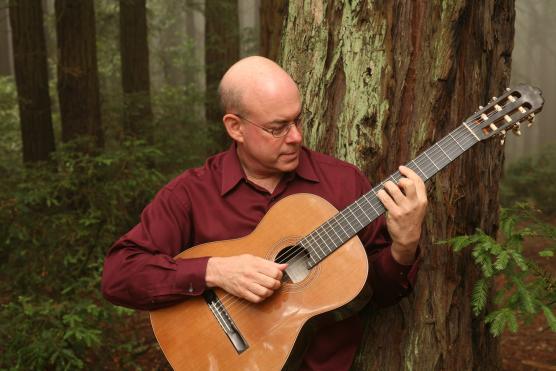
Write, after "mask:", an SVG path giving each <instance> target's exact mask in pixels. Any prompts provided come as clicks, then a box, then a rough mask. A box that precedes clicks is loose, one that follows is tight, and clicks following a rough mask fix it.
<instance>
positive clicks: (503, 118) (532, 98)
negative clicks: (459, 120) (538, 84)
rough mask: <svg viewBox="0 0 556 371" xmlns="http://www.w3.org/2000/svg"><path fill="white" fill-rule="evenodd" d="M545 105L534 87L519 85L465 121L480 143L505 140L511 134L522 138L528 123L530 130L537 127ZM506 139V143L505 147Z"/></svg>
mask: <svg viewBox="0 0 556 371" xmlns="http://www.w3.org/2000/svg"><path fill="white" fill-rule="evenodd" d="M543 104H544V99H543V97H542V93H541V91H540V89H538V88H535V87H533V86H530V85H518V86H515V87H513V88H507V89H506V91H505V92H504V94H502V95H501V96H500V97H498V98H497V97H493V98H492V99H491V100H490V102H489V103H488V104H487V105H486V106H485V107H479V111H477V112H475V113H474V114H473V115H471V116H470V117H469V118H467V120H465V122H464V123H465V125H466V126H467V127H468V128H469V129H470V130H472V131H473V132H474V133H475V135H476V136H477V137H478V138H479V139H480V140H485V139H487V138H490V137H491V136H493V135H501V136H503V137H504V136H505V135H506V132H507V131H508V130H510V129H511V130H513V131H514V133H515V134H517V135H521V132H520V131H519V127H520V124H521V123H522V122H523V121H525V120H527V121H529V126H531V124H532V123H533V120H534V118H535V113H537V112H539V111H540V110H541V109H542V107H543ZM503 143H504V139H502V144H503Z"/></svg>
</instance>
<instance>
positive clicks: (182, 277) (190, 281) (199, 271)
mask: <svg viewBox="0 0 556 371" xmlns="http://www.w3.org/2000/svg"><path fill="white" fill-rule="evenodd" d="M209 258H210V257H209V256H205V257H202V258H192V259H176V264H177V279H176V286H177V288H178V289H179V290H181V291H182V292H183V293H184V294H185V295H189V296H197V295H201V294H202V293H203V292H204V291H205V288H206V282H205V276H206V272H207V263H208V260H209Z"/></svg>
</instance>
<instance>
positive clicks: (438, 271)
mask: <svg viewBox="0 0 556 371" xmlns="http://www.w3.org/2000/svg"><path fill="white" fill-rule="evenodd" d="M513 27H514V2H513V0H504V1H498V0H486V1H481V2H478V1H471V0H453V1H445V2H443V3H438V2H432V1H430V2H428V1H411V2H410V1H385V2H374V1H373V2H371V1H324V2H321V1H309V2H304V3H302V2H291V3H290V5H289V12H288V19H287V24H286V30H285V34H284V39H283V40H282V61H283V65H284V67H285V68H286V69H287V70H288V71H289V72H290V73H291V74H292V75H293V77H294V79H295V80H296V81H297V82H299V84H300V87H301V91H302V96H303V104H304V115H305V116H304V125H305V133H304V135H305V139H306V143H307V144H308V145H309V146H310V147H313V148H315V149H317V150H320V151H323V152H327V153H330V154H333V155H335V156H337V157H339V158H342V159H345V160H347V161H349V162H351V163H354V164H356V165H358V166H359V167H360V168H361V169H362V170H363V171H364V172H365V173H366V174H367V175H369V177H370V178H371V180H372V181H373V182H375V183H376V182H378V181H380V180H382V178H384V177H385V176H387V175H388V174H390V173H392V172H394V171H395V170H396V168H397V166H398V165H399V164H402V163H406V162H408V161H409V160H411V159H412V158H414V157H415V156H416V155H417V154H418V153H419V152H421V151H422V150H424V149H426V148H428V147H429V146H430V145H432V144H433V143H434V142H435V141H437V140H439V139H440V138H442V137H443V136H444V135H446V134H447V133H448V132H449V131H451V130H452V129H454V128H455V127H456V126H458V125H459V124H460V123H461V122H462V120H463V119H465V118H467V117H468V116H469V115H470V114H472V113H473V112H474V111H475V110H476V107H477V106H479V105H480V104H484V103H485V102H487V101H488V100H489V97H492V96H493V95H496V94H497V93H500V92H502V91H503V89H504V88H505V87H506V84H507V83H508V82H509V75H510V64H511V51H512V46H513V33H514V28H513ZM502 160H503V154H502V148H501V147H500V145H499V144H498V142H496V141H492V142H483V143H479V144H477V145H476V146H475V147H474V148H472V149H471V150H470V151H468V152H467V153H466V154H464V155H463V156H462V157H461V158H459V159H457V160H456V161H455V162H454V163H453V164H451V165H450V166H449V167H448V168H447V169H445V170H443V171H442V172H440V173H439V174H438V175H436V176H435V177H433V179H432V180H431V181H430V182H429V183H428V185H427V188H428V196H429V209H428V214H427V217H426V220H425V225H424V231H423V235H422V238H421V241H420V246H421V261H422V262H421V271H420V273H419V276H418V280H417V284H416V287H415V290H414V293H413V294H412V295H410V297H408V298H406V299H403V300H402V301H401V302H400V304H398V305H396V306H393V307H390V308H386V309H381V310H377V309H371V308H368V309H367V310H366V311H365V316H366V318H367V327H366V335H365V339H364V341H363V343H362V345H361V349H360V352H359V355H358V357H357V358H356V361H355V363H354V366H353V368H354V369H356V370H400V369H403V370H412V369H415V370H446V369H453V370H469V369H485V370H493V369H497V368H499V352H498V343H497V341H496V340H495V339H493V338H492V337H490V336H489V335H488V331H487V330H488V329H487V328H486V326H485V325H484V324H483V323H482V318H474V317H473V315H472V312H471V308H470V298H471V291H472V288H473V284H474V282H475V280H476V278H477V276H478V270H477V269H476V267H475V266H474V263H473V261H472V258H471V256H470V254H469V253H468V252H464V253H460V254H455V253H453V252H451V250H450V248H448V247H447V246H445V245H436V244H435V241H439V240H444V239H447V238H450V237H452V236H455V235H460V234H464V233H471V232H473V231H474V229H475V228H482V229H483V230H485V231H486V232H487V233H489V234H492V235H493V234H494V233H495V232H496V229H497V221H498V180H499V176H500V172H501V165H502Z"/></svg>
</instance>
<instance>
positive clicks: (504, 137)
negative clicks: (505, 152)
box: [500, 135, 506, 146]
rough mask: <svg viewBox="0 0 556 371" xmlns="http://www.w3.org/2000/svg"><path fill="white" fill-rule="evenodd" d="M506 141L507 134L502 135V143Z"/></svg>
mask: <svg viewBox="0 0 556 371" xmlns="http://www.w3.org/2000/svg"><path fill="white" fill-rule="evenodd" d="M504 142H506V135H502V139H500V145H501V146H503V145H504Z"/></svg>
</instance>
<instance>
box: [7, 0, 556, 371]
mask: <svg viewBox="0 0 556 371" xmlns="http://www.w3.org/2000/svg"><path fill="white" fill-rule="evenodd" d="M30 3H35V4H38V3H39V2H36V1H33V2H28V1H23V0H21V1H9V2H8V1H6V0H3V1H0V75H2V77H0V133H2V134H1V138H2V141H1V142H0V174H2V175H3V176H2V181H1V182H0V266H1V268H0V304H2V306H1V310H0V338H2V339H3V340H2V342H1V343H0V357H1V358H0V368H2V369H80V368H96V369H105V368H107V369H119V368H121V369H140V368H144V369H152V368H165V367H167V366H165V363H164V360H163V358H162V355H161V353H160V351H159V349H158V346H157V345H156V342H155V341H154V339H153V337H152V335H151V334H150V330H149V325H148V320H147V318H146V316H145V314H144V313H138V312H135V311H132V310H128V309H123V308H118V307H114V306H112V305H110V304H108V303H107V302H105V301H104V300H103V299H102V297H101V295H100V291H99V280H100V274H101V271H102V262H103V257H104V254H105V253H106V250H107V249H108V248H109V246H110V245H111V244H112V243H113V242H114V240H115V239H116V238H117V237H118V236H120V235H121V234H123V233H124V232H125V231H127V230H128V229H129V228H131V227H132V226H133V225H134V224H135V223H137V221H138V216H139V214H140V212H141V210H142V208H143V207H144V206H145V205H146V204H147V203H148V201H149V200H150V199H151V198H152V197H153V195H154V194H155V192H156V191H157V190H158V189H160V187H161V186H162V185H164V184H165V183H166V182H168V181H169V180H170V179H172V178H173V177H174V176H176V175H177V174H179V173H180V172H182V171H183V170H184V169H186V168H189V167H192V166H197V165H200V164H201V163H202V162H203V161H204V159H205V158H206V157H207V156H209V155H211V154H214V153H216V152H218V151H220V150H222V149H224V148H226V147H227V146H228V145H229V142H228V141H227V139H226V138H225V136H224V135H223V131H222V127H221V123H220V122H219V115H220V113H219V109H218V106H217V103H216V101H215V94H214V92H215V86H216V84H217V82H218V80H219V78H220V77H221V75H222V73H223V71H225V69H226V68H227V67H228V66H229V65H231V64H232V63H233V62H235V61H236V60H237V59H239V58H240V57H243V56H247V55H254V54H257V55H266V56H268V57H270V58H272V59H275V60H279V59H280V56H279V51H280V38H281V33H280V32H279V31H280V30H281V28H282V22H283V19H284V17H285V14H286V13H287V4H286V2H285V1H274V0H272V1H271V0H269V1H265V0H261V1H256V0H240V1H219V0H209V1H207V3H206V4H205V3H204V2H201V1H195V0H187V1H180V0H149V1H146V2H145V1H131V0H129V1H128V0H122V1H112V0H95V1H94V2H93V1H81V2H79V3H82V4H84V5H83V6H82V7H77V9H76V8H72V7H71V6H70V1H62V0H60V1H58V0H57V1H56V2H55V1H51V0H48V1H47V0H43V1H42V2H40V3H41V7H40V8H38V9H42V11H40V10H39V13H36V11H37V7H36V6H35V7H34V8H33V7H31V6H30V5H28V4H30ZM19 5H25V8H23V7H21V10H22V11H23V10H24V13H25V14H20V15H21V17H20V18H19V22H20V23H17V22H18V21H17V20H14V19H12V20H11V22H10V17H14V14H16V12H17V10H14V7H15V6H19ZM555 5H556V3H554V2H551V1H534V2H526V1H517V2H516V21H515V22H516V23H515V27H516V31H515V40H514V42H515V44H514V50H513V54H512V58H513V62H512V83H519V82H527V83H531V84H533V85H536V86H539V87H540V88H541V89H542V90H543V93H544V97H545V100H546V101H547V104H546V106H545V109H544V112H543V113H542V114H541V115H540V116H539V120H538V122H537V124H538V125H536V127H533V128H532V129H531V130H528V131H527V132H526V133H525V130H523V131H524V134H525V135H524V136H523V139H520V140H516V139H515V138H511V139H509V140H508V143H507V144H506V152H505V153H506V162H505V174H506V175H505V178H504V180H503V183H502V192H501V202H502V206H506V207H513V206H514V205H516V202H522V204H521V205H525V204H526V205H529V206H528V208H527V210H529V211H531V210H533V212H534V213H535V215H536V216H535V220H537V221H538V220H540V221H541V222H542V223H545V224H546V225H548V226H550V225H553V222H554V218H555V215H556V170H555V168H556V167H555V166H554V161H555V160H556V150H555V149H554V147H555V146H554V144H555V143H556V130H554V127H553V124H554V121H555V119H556V110H555V108H554V107H553V106H551V105H550V102H551V101H554V98H553V97H556V71H555V70H554V68H555V67H554V63H553V60H554V55H555V50H554V46H553V43H551V42H550V40H553V39H554V36H556V35H555V34H554V33H555V32H556V30H554V27H551V25H552V24H553V22H554V20H555V19H556V6H555ZM10 7H11V8H10ZM124 9H125V12H122V10H124ZM10 12H11V14H10ZM33 12H34V13H33ZM33 14H34V15H33ZM26 15H27V17H26ZM33 17H34V18H33ZM37 17H38V18H37ZM26 19H27V21H29V22H30V23H28V24H25V23H21V22H25V21H26ZM37 19H38V20H39V21H38V23H37ZM33 20H34V21H33ZM141 20H143V23H142V22H141ZM14 22H15V23H14ZM33 22H34V23H33ZM72 22H74V23H72ZM18 24H19V25H20V26H21V25H22V24H23V25H24V27H23V28H18ZM37 24H38V25H39V26H40V27H39V29H37V28H26V27H32V25H35V27H36V26H37ZM40 29H42V31H40ZM31 30H32V31H31ZM41 32H44V49H43V51H42V52H41V49H40V48H39V49H35V50H37V52H36V53H34V54H35V56H36V55H38V57H39V58H43V59H44V62H45V65H44V68H43V67H40V66H39V67H37V64H35V62H33V63H30V61H31V60H29V59H27V60H24V59H19V60H18V59H17V58H18V56H21V55H22V53H19V54H18V52H17V51H18V50H19V51H21V50H23V49H17V48H22V47H25V43H24V42H22V40H29V39H31V38H30V37H29V35H30V34H32V35H40V33H41ZM541 35H542V36H541ZM18 37H19V39H18ZM29 42H37V43H38V44H34V45H39V44H40V42H41V41H40V38H39V40H35V41H29ZM72 51H73V52H77V53H74V54H72ZM79 53H81V54H79ZM75 61H83V63H84V66H88V67H87V68H91V69H89V70H87V71H89V72H88V73H87V76H88V77H87V78H90V79H91V80H88V83H85V84H80V83H79V81H76V80H79V79H78V78H76V75H79V73H76V71H75V70H71V68H63V67H64V63H67V64H66V65H65V66H70V65H71V63H75ZM41 68H43V69H44V71H43V72H45V74H44V76H42V77H41V73H42V72H41ZM18 69H19V74H20V75H19V76H21V77H20V78H19V79H18V78H17V77H16V76H17V74H18ZM41 78H45V80H44V81H42V82H41V80H40V79H41ZM16 80H17V81H16ZM26 80H27V81H30V82H29V83H28V87H27V89H28V90H27V92H29V91H32V92H31V93H29V94H38V95H36V97H37V99H39V100H41V101H42V102H43V104H44V106H43V107H42V108H41V107H38V109H37V107H30V106H32V104H30V103H29V101H28V100H26V99H23V98H24V95H23V98H22V92H23V91H25V90H24V89H25V86H24V85H25V82H24V81H26ZM95 80H96V82H94V81H95ZM91 81H92V82H91ZM18 84H19V86H18ZM41 87H42V88H44V89H42V91H40V90H41ZM18 92H19V96H18ZM41 94H42V95H41ZM78 106H85V107H86V110H87V112H86V113H80V112H76V110H75V109H73V108H72V107H78ZM25 107H27V108H31V109H30V110H28V111H33V110H34V111H35V112H38V113H37V114H36V116H32V115H31V116H32V117H29V116H27V119H28V121H27V122H30V123H34V124H32V125H37V123H38V126H32V125H31V126H25V125H26V124H25V122H24V121H25ZM44 107H48V110H45V108H44ZM22 110H23V111H22ZM85 116H86V117H87V118H86V119H84V117H85ZM91 118H92V119H91ZM33 120H34V121H33ZM551 126H552V127H551ZM49 127H50V128H51V129H50V130H49ZM26 145H27V146H26ZM522 210H523V208H522ZM536 210H540V211H541V212H537V211H536ZM529 211H528V212H529ZM503 215H504V214H503ZM531 246H532V252H528V251H527V250H525V251H524V254H525V256H526V257H532V258H533V259H535V261H536V262H538V263H539V264H540V265H541V267H543V268H544V271H543V272H545V273H549V274H550V273H551V272H552V274H553V273H554V261H553V260H554V259H551V256H552V255H553V254H552V253H551V251H552V250H551V249H550V247H546V248H545V247H543V250H542V251H548V252H546V253H544V255H545V256H544V257H543V256H541V257H539V256H538V252H539V250H538V249H537V247H536V245H531ZM543 246H544V245H543ZM548 279H549V280H552V281H551V282H553V278H552V277H549V278H548ZM552 290H553V289H552ZM552 293H553V291H552ZM469 300H470V301H471V298H469ZM548 304H549V307H550V308H552V309H551V311H553V308H554V302H548ZM539 308H540V307H539ZM517 312H519V310H517ZM535 313H536V311H535ZM545 315H546V314H545ZM518 318H520V321H521V317H518ZM530 321H532V322H531V323H532V324H533V325H532V326H533V327H527V326H525V329H527V328H529V329H532V330H530V333H527V334H525V333H524V334H522V335H519V333H518V335H517V336H518V337H513V338H511V337H510V335H509V333H507V332H506V333H504V334H503V335H502V339H503V344H504V336H506V339H510V340H508V341H509V342H508V341H506V344H508V348H507V350H506V352H507V353H511V352H512V351H511V347H512V346H514V347H516V348H520V346H519V344H522V345H523V344H524V343H526V342H528V340H526V339H527V338H524V336H526V335H527V336H532V341H533V342H532V343H531V344H532V346H533V347H534V349H537V348H538V347H540V348H542V349H541V350H540V352H541V354H540V355H539V356H538V357H535V356H532V355H531V354H529V355H526V356H523V357H528V358H527V359H520V360H519V362H521V363H523V362H529V364H527V363H523V364H524V365H525V366H527V365H529V366H531V367H533V366H534V365H536V366H535V367H541V368H542V367H543V365H549V366H550V365H554V364H556V359H555V358H554V356H551V354H554V352H555V350H556V345H555V344H554V340H555V338H554V336H553V335H552V334H551V333H550V326H549V324H548V321H549V319H547V320H545V319H544V318H541V319H540V320H538V319H537V317H532V318H530ZM510 322H511V321H510ZM520 323H521V322H520ZM506 327H509V328H510V329H511V328H512V326H511V323H508V324H507V325H506ZM502 329H504V326H502ZM539 329H540V330H539ZM511 341H515V343H516V344H518V345H514V344H513V343H511ZM529 342H530V341H529ZM542 352H545V353H546V354H545V353H542ZM514 353H515V352H514ZM502 357H506V356H505V355H504V350H503V353H502ZM507 364H509V363H507ZM539 365H540V366H539Z"/></svg>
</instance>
